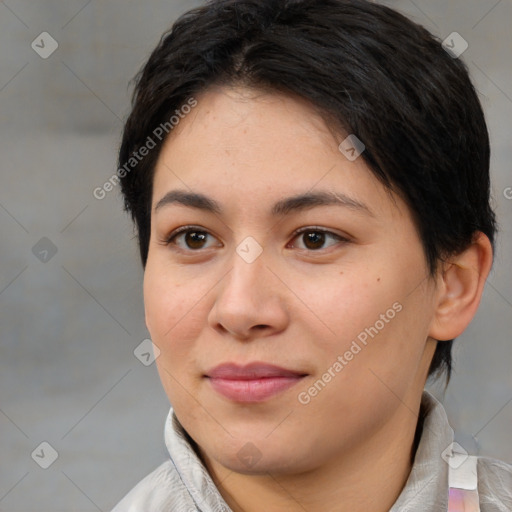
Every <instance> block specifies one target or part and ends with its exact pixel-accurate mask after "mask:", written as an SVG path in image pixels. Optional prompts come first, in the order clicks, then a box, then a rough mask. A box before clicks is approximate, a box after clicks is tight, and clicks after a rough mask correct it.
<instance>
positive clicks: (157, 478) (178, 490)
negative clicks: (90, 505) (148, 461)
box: [112, 460, 196, 512]
mask: <svg viewBox="0 0 512 512" xmlns="http://www.w3.org/2000/svg"><path fill="white" fill-rule="evenodd" d="M141 510H147V511H151V512H160V511H162V512H163V511H168V510H180V511H181V510H182V511H183V512H188V511H189V510H190V511H194V510H196V508H195V506H194V501H193V500H192V498H191V496H190V494H189V493H188V491H187V489H186V487H185V485H184V484H183V482H182V481H181V479H180V477H179V474H178V472H177V471H176V469H175V467H174V464H173V463H172V461H170V460H168V461H166V462H164V463H163V464H161V465H160V466H158V467H157V468H156V469H155V470H154V471H152V472H151V473H150V474H149V475H147V476H146V477H144V478H143V479H142V480H141V481H140V482H139V483H138V484H137V485H136V486H135V487H134V488H133V489H132V490H131V491H130V492H129V493H128V494H127V495H126V496H125V497H124V498H123V499H122V500H121V501H120V502H119V503H118V504H117V505H116V506H115V507H114V508H113V509H112V512H140V511H141Z"/></svg>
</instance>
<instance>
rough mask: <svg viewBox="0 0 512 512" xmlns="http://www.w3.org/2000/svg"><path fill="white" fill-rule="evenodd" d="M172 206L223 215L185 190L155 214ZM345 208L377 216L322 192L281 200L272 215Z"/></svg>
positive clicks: (172, 194)
mask: <svg viewBox="0 0 512 512" xmlns="http://www.w3.org/2000/svg"><path fill="white" fill-rule="evenodd" d="M171 204H180V205H183V206H187V207H189V208H196V209H198V210H203V211H206V212H211V213H215V214H218V215H222V207H221V206H220V204H219V203H218V202H217V201H215V200H214V199H212V198H211V197H208V196H205V195H204V194H199V193H195V192H194V193H191V192H186V191H183V190H171V191H170V192H167V194H165V196H164V197H162V199H160V200H159V201H158V203H157V204H156V205H155V208H154V212H155V213H156V212H157V211H158V210H160V209H161V208H163V207H164V206H167V205H171ZM333 205H334V206H343V207H345V208H349V209H351V210H354V211H359V212H362V213H366V214H368V215H370V216H372V217H374V216H375V215H374V214H373V212H372V211H371V210H370V208H368V206H366V205H365V204H364V203H361V202H360V201H357V200H356V199H353V198H351V197H349V196H347V195H345V194H343V193H340V192H332V191H326V190H321V191H317V192H305V193H303V194H298V195H295V196H291V197H287V198H285V199H281V200H279V201H278V202H277V203H275V204H274V205H273V206H272V209H271V215H272V216H273V217H282V216H285V215H288V214H290V213H291V212H298V211H302V210H308V209H311V208H314V207H316V206H333Z"/></svg>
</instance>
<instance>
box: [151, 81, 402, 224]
mask: <svg viewBox="0 0 512 512" xmlns="http://www.w3.org/2000/svg"><path fill="white" fill-rule="evenodd" d="M196 99H197V102H198V103H197V106H196V107H195V108H194V109H193V110H192V111H191V112H190V113H189V114H187V115H186V116H184V118H183V119H181V120H180V122H179V124H178V125H177V126H176V127H175V128H174V129H173V131H172V132H171V133H170V135H169V136H168V138H167V140H166V141H165V143H164V146H163V148H162V150H161V153H160V156H159V159H158V162H157V165H156V170H155V175H154V187H153V190H154V194H153V208H154V207H155V205H156V204H157V203H158V201H160V200H161V199H162V197H163V195H164V194H165V193H167V192H168V191H169V190H171V189H176V188H179V189H181V190H188V191H189V192H193V193H202V194H204V195H206V194H207V195H209V196H214V197H216V198H218V201H219V202H220V203H230V202H236V201H237V200H240V201H242V202H243V201H245V202H246V203H247V202H252V203H255V202H256V203H258V204H259V205H261V207H262V208H263V207H265V205H268V204H270V202H272V204H275V203H276V202H277V199H278V198H280V197H281V198H282V197H283V196H284V195H286V196H292V195H297V194H303V193H304V192H306V191H312V192H313V191H315V190H318V189H321V190H323V191H332V192H333V193H338V194H341V195H345V196H347V197H349V198H351V199H353V201H355V202H360V203H368V202H371V204H372V210H374V211H375V213H376V214H377V215H383V214H384V210H386V214H387V215H390V214H391V215H396V214H402V213H403V212H402V211H396V203H395V202H394V201H398V199H397V198H395V200H394V201H393V200H391V198H390V195H389V192H388V191H387V190H386V189H385V188H384V187H383V185H382V184H381V183H380V182H379V181H378V180H377V179H376V178H375V176H374V175H373V174H372V173H371V172H370V170H369V168H368V167H367V165H366V164H365V162H364V160H363V158H361V157H359V158H357V159H356V160H354V161H350V160H349V159H347V158H346V157H345V156H344V155H343V154H342V153H341V152H340V150H339V144H340V142H341V141H343V140H344V138H345V137H346V136H347V134H342V135H337V134H336V133H334V132H333V131H332V130H331V129H330V128H329V127H328V126H327V125H326V124H325V122H324V120H323V119H322V118H321V117H320V115H319V114H318V112H317V111H316V110H315V108H314V107H313V106H311V105H310V104H309V102H307V101H306V100H303V99H301V98H297V97H295V96H288V95H283V94H277V93H268V92H261V91H255V90H253V89H244V88H220V87H216V88H213V89H209V90H207V91H206V92H204V93H202V94H201V95H198V96H197V97H196ZM390 207H393V208H392V209H393V210H395V211H394V212H393V211H390Z"/></svg>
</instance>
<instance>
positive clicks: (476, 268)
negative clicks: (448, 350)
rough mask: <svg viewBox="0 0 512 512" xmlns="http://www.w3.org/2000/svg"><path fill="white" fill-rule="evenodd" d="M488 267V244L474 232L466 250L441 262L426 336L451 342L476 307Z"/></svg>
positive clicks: (464, 325) (490, 251)
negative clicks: (432, 313) (433, 309)
mask: <svg viewBox="0 0 512 512" xmlns="http://www.w3.org/2000/svg"><path fill="white" fill-rule="evenodd" d="M491 266H492V246H491V242H490V241H489V239H488V238H487V236H486V235H484V234H483V233H481V232H476V233H475V236H474V238H473V242H472V244H471V245H470V246H469V247H468V248H467V249H465V250H464V251H463V252H461V253H459V254H457V255H455V256H453V257H451V258H449V259H448V261H446V262H444V264H443V268H442V270H440V275H439V278H438V288H437V294H436V297H437V303H436V305H435V306H436V307H435V312H434V318H433V320H432V323H431V325H430V331H429V336H430V337H432V338H434V339H436V340H439V341H446V340H451V339H454V338H456V337H457V336H459V335H460V334H461V333H462V332H463V331H464V330H465V329H466V327H467V326H468V325H469V323H470V322H471V320H472V319H473V317H474V316H475V313H476V310H477V309H478V305H479V304H480V299H481V298H482V293H483V289H484V286H485V281H486V279H487V276H488V275H489V272H490V270H491Z"/></svg>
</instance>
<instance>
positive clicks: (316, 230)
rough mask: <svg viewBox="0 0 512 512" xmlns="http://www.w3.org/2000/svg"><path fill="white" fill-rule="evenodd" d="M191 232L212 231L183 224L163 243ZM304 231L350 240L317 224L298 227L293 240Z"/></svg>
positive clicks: (183, 250) (195, 250)
mask: <svg viewBox="0 0 512 512" xmlns="http://www.w3.org/2000/svg"><path fill="white" fill-rule="evenodd" d="M190 232H197V233H201V234H206V235H210V233H208V231H206V230H204V229H202V228H199V227H198V226H183V227H181V228H178V229H176V230H175V231H173V232H172V233H171V234H170V235H169V236H168V237H166V238H165V240H163V245H166V246H168V245H171V244H172V245H176V244H175V243H174V242H173V240H174V239H175V238H177V237H178V236H179V235H182V234H186V233H190ZM303 233H323V234H325V235H329V236H331V237H332V238H335V239H337V240H338V242H341V243H343V244H345V243H349V242H350V240H349V239H348V238H346V237H343V236H341V235H337V234H336V233H333V232H332V231H328V230H326V229H323V228H320V227H317V226H309V227H306V228H300V229H297V230H296V231H294V232H293V233H292V240H295V239H296V238H297V237H298V236H300V235H301V234H303ZM176 247H177V250H178V251H182V252H197V253H198V252H200V251H202V250H203V249H182V248H181V247H178V246H176ZM330 247H332V246H330ZM300 250H302V251H308V252H321V251H322V250H324V249H307V248H306V249H300Z"/></svg>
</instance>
